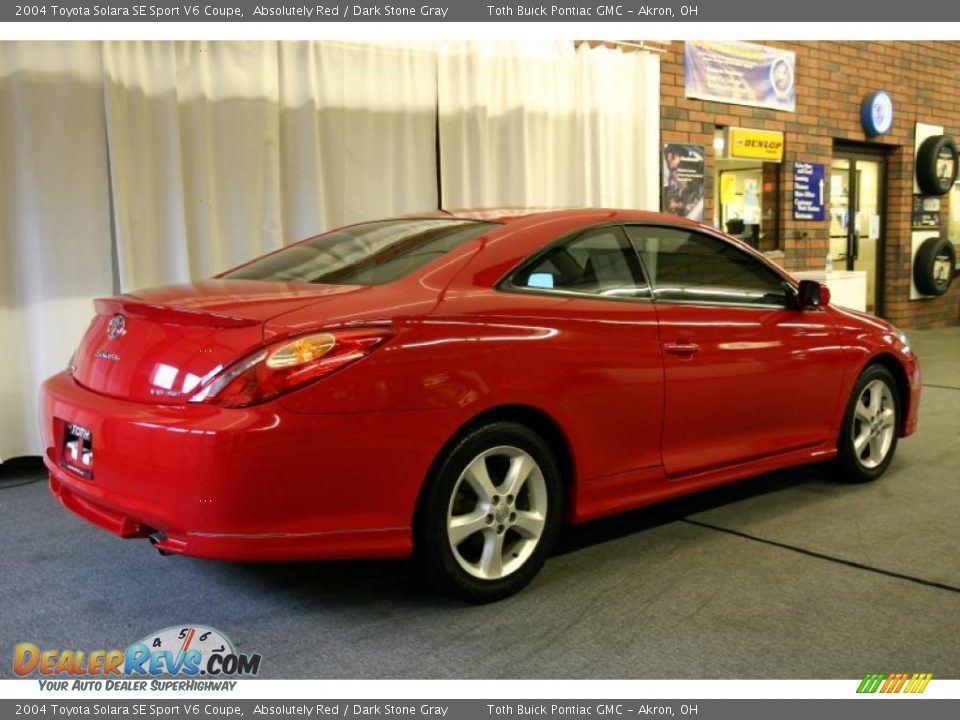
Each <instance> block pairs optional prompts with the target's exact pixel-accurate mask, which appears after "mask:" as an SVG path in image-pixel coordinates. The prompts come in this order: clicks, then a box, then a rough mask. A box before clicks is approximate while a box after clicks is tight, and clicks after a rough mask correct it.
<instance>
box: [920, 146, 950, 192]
mask: <svg viewBox="0 0 960 720" xmlns="http://www.w3.org/2000/svg"><path fill="white" fill-rule="evenodd" d="M957 164H958V163H957V144H956V143H955V142H954V141H953V138H952V137H950V136H949V135H934V136H932V137H928V138H927V139H926V140H924V141H923V142H922V143H921V144H920V147H919V148H918V149H917V185H919V186H920V191H921V192H922V193H923V194H924V195H946V194H947V193H948V192H950V188H952V187H953V184H954V183H955V182H956V181H957Z"/></svg>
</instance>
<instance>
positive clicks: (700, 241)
mask: <svg viewBox="0 0 960 720" xmlns="http://www.w3.org/2000/svg"><path fill="white" fill-rule="evenodd" d="M627 233H628V235H629V237H630V239H631V241H632V242H633V243H634V245H635V247H636V248H637V251H638V252H639V254H640V256H641V259H642V261H643V264H644V267H645V269H646V272H647V274H648V276H649V279H650V283H651V285H652V288H653V295H654V298H655V302H656V305H657V315H658V319H659V325H660V342H661V345H662V348H663V358H664V385H665V387H664V391H665V393H664V397H665V404H664V418H663V432H662V440H661V453H662V458H663V465H664V469H665V471H666V474H667V475H668V476H669V477H677V476H683V475H687V474H690V473H697V472H701V471H706V470H709V469H712V468H719V467H723V466H728V465H733V464H737V463H742V462H748V461H750V460H754V459H759V458H762V457H765V456H772V455H776V454H779V453H785V452H789V451H791V450H799V449H801V448H807V447H813V446H816V445H818V444H821V443H824V442H825V441H827V440H828V439H829V438H828V433H829V426H830V423H831V419H832V417H833V414H834V411H835V409H836V407H837V403H838V401H839V397H838V395H839V390H840V385H841V380H842V372H843V370H842V368H843V365H842V358H841V356H842V348H841V347H840V344H839V342H838V341H837V335H836V331H835V329H834V327H833V326H832V324H831V322H830V319H829V316H828V314H827V313H826V312H824V311H823V310H814V311H811V310H807V311H800V310H797V309H793V307H791V306H790V304H789V303H788V297H787V295H788V293H787V286H786V285H785V282H786V281H785V278H784V277H783V276H781V275H780V274H779V273H778V272H776V271H775V270H774V269H773V268H771V267H770V266H769V265H767V264H766V263H765V262H763V261H762V260H761V259H759V258H757V257H755V256H753V255H752V254H750V253H748V252H746V251H745V250H744V249H742V248H740V247H738V246H737V245H736V244H735V243H733V242H731V241H729V240H727V239H724V238H721V237H719V236H715V235H712V234H708V233H706V232H701V231H699V230H697V229H688V228H681V227H669V226H652V225H637V226H629V227H628V228H627Z"/></svg>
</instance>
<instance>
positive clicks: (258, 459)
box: [41, 373, 458, 561]
mask: <svg viewBox="0 0 960 720" xmlns="http://www.w3.org/2000/svg"><path fill="white" fill-rule="evenodd" d="M41 411H42V423H43V437H44V445H45V454H44V461H45V463H46V465H47V468H48V470H49V473H50V489H51V491H52V493H53V495H54V497H56V498H57V499H58V500H59V501H60V503H61V504H63V505H64V506H65V507H66V508H67V509H69V510H70V511H71V512H73V513H75V514H76V515H78V516H80V517H82V518H83V519H85V520H87V521H88V522H91V523H93V524H95V525H97V526H99V527H101V528H103V529H105V530H108V531H109V532H112V533H114V534H115V535H119V536H121V537H151V536H152V537H154V539H155V541H156V544H157V546H158V547H159V548H160V549H161V550H164V551H166V552H172V553H179V554H184V555H191V556H196V557H205V558H217V559H226V560H249V561H254V560H304V559H326V558H330V559H332V558H363V557H398V556H405V555H408V554H409V553H410V551H411V548H412V541H411V530H410V528H411V524H412V517H413V512H414V507H415V504H416V498H417V495H418V493H419V489H420V485H421V483H422V481H423V478H424V477H425V476H426V474H427V472H428V469H429V467H430V463H431V462H432V461H433V459H434V456H435V453H436V452H437V450H438V449H439V448H440V447H442V445H443V443H444V442H445V440H446V437H447V435H446V434H445V433H447V432H449V431H450V430H449V427H456V423H457V422H458V419H457V418H454V417H448V416H447V414H446V413H444V412H440V411H425V412H402V413H401V412H398V413H357V414H354V415H349V414H344V415H301V414H297V413H292V412H290V411H288V410H286V409H284V408H283V407H282V406H281V405H280V404H279V403H266V404H264V405H260V406H257V407H255V408H246V409H224V408H217V407H214V406H210V405H193V406H186V407H171V406H153V405H149V404H143V403H137V402H129V401H124V400H118V399H115V398H109V397H104V396H102V395H98V394H96V393H93V392H91V391H89V390H86V389H84V388H83V387H81V386H80V385H78V384H77V383H76V382H75V381H74V380H73V379H72V378H71V377H70V376H69V374H67V373H62V374H60V375H57V376H54V377H53V378H50V379H49V380H48V381H47V382H46V383H44V386H43V388H42V392H41ZM65 423H76V424H78V425H81V426H83V427H84V428H87V429H89V430H90V431H91V433H92V447H93V467H92V470H93V473H92V474H93V477H92V478H91V479H86V478H83V477H81V476H80V475H78V474H76V473H74V472H72V471H71V470H69V469H67V468H66V467H64V466H62V465H61V463H60V459H61V458H60V454H61V452H62V447H61V445H62V434H63V427H64V424H65ZM448 426H449V427H448Z"/></svg>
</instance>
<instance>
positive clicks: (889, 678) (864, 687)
mask: <svg viewBox="0 0 960 720" xmlns="http://www.w3.org/2000/svg"><path fill="white" fill-rule="evenodd" d="M932 679H933V673H913V674H910V673H890V674H885V673H867V674H866V675H864V676H863V680H861V681H860V686H859V687H858V688H857V692H858V693H875V692H880V693H887V694H890V693H899V692H904V693H922V692H923V691H924V690H926V689H927V685H928V684H929V683H930V681H931V680H932Z"/></svg>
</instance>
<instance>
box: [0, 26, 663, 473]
mask: <svg viewBox="0 0 960 720" xmlns="http://www.w3.org/2000/svg"><path fill="white" fill-rule="evenodd" d="M656 61H657V58H656V57H655V56H650V55H647V54H646V53H633V52H631V53H621V52H620V51H617V50H611V49H607V48H596V49H590V48H587V47H585V46H582V47H580V48H579V49H574V46H573V44H572V43H569V42H556V43H543V42H529V43H527V42H524V43H513V42H502V43H445V44H440V45H436V44H433V43H377V44H371V43H352V42H322V43H314V42H281V43H276V42H127V43H123V42H104V43H100V42H41V43H14V42H6V43H0V347H2V348H3V353H2V354H0V358H2V359H0V462H2V460H3V458H4V457H13V456H17V455H24V454H37V453H39V452H40V451H41V448H40V441H39V432H38V430H39V428H38V427H37V388H38V386H39V384H40V382H41V381H42V379H43V378H44V377H46V376H48V375H51V374H53V373H55V372H57V371H59V370H61V369H62V368H63V367H65V366H66V364H67V362H68V360H69V358H70V354H71V352H72V351H73V349H74V348H75V347H76V345H77V343H78V342H79V339H80V337H81V335H82V333H83V331H84V329H85V328H86V325H87V323H88V321H89V319H90V316H91V314H92V306H91V299H92V298H94V297H97V296H106V295H111V294H113V293H115V292H117V291H127V290H131V289H135V288H137V287H144V286H150V285H158V284H165V283H172V282H186V281H189V280H191V279H196V278H201V277H207V276H210V275H212V274H214V273H216V272H218V271H220V270H223V269H225V268H227V267H230V266H232V265H235V264H238V263H240V262H242V261H244V260H247V259H249V258H251V257H253V256H255V255H257V254H259V253H261V252H263V251H266V250H269V249H272V248H275V247H278V246H280V245H281V244H283V243H288V242H292V241H295V240H298V239H300V238H302V237H305V236H307V235H310V234H313V233H316V232H320V231H322V230H325V229H328V228H331V227H334V226H336V225H341V224H344V223H348V222H354V221H358V220H364V219H373V218H377V217H384V216H390V215H396V214H402V213H410V212H416V211H420V210H425V209H433V208H436V207H438V204H439V203H441V202H442V204H443V205H444V207H468V206H475V207H477V206H506V205H522V206H565V205H588V204H599V205H619V206H626V207H640V208H654V207H656V204H657V188H656V176H657V165H656V155H657V152H656V149H657V143H658V140H657V130H658V122H657V118H658V116H659V108H658V106H657V95H658V90H657V75H658V67H657V63H656ZM438 127H439V136H438ZM438 143H439V145H440V148H441V152H440V156H439V165H440V187H441V189H442V193H443V196H442V198H438V194H437V184H438V183H437V180H438V178H437V174H438V169H437V166H438V155H437V145H438Z"/></svg>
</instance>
